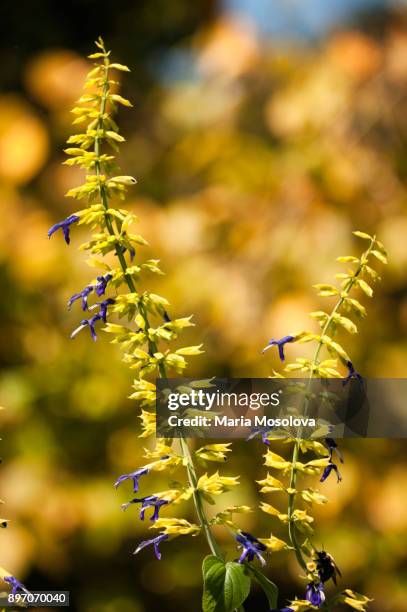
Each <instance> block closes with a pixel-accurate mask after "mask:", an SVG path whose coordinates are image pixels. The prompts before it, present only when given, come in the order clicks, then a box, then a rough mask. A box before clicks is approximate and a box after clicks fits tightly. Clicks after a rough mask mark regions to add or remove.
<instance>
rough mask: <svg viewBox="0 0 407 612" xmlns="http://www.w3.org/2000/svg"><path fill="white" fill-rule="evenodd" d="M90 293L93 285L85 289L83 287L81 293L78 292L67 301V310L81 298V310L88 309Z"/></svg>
mask: <svg viewBox="0 0 407 612" xmlns="http://www.w3.org/2000/svg"><path fill="white" fill-rule="evenodd" d="M92 291H93V285H88V286H87V287H85V289H82V291H80V292H79V293H75V294H74V295H73V296H72V297H71V298H69V300H68V308H71V306H72V304H73V303H74V302H75V301H76V300H79V299H80V298H81V299H82V310H87V309H88V295H89V293H92Z"/></svg>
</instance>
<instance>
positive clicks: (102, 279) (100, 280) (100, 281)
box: [94, 273, 113, 297]
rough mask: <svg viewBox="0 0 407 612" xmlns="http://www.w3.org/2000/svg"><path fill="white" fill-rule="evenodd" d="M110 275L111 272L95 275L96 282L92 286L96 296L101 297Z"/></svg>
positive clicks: (110, 277)
mask: <svg viewBox="0 0 407 612" xmlns="http://www.w3.org/2000/svg"><path fill="white" fill-rule="evenodd" d="M112 278H113V277H112V275H111V274H109V273H108V274H105V275H104V276H98V277H97V283H96V285H95V287H94V289H95V293H96V295H97V296H98V297H101V296H102V295H104V293H105V291H106V286H107V283H108V282H109V281H110V280H111V279H112Z"/></svg>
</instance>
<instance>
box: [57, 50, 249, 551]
mask: <svg viewBox="0 0 407 612" xmlns="http://www.w3.org/2000/svg"><path fill="white" fill-rule="evenodd" d="M96 45H97V47H98V51H97V52H96V53H93V54H92V55H90V56H89V58H90V59H91V60H95V64H94V67H93V68H92V69H91V71H90V72H89V74H88V77H87V80H86V83H85V93H84V94H83V95H82V96H81V97H80V99H79V100H78V103H77V106H76V107H75V108H74V109H73V110H72V112H73V114H74V115H75V120H74V122H73V123H74V124H78V125H79V124H80V125H85V128H84V129H83V130H82V132H81V133H79V134H75V135H73V136H71V137H70V138H69V140H68V145H69V147H68V148H67V149H65V153H66V154H67V155H68V156H69V159H68V160H67V161H66V162H65V164H67V165H70V166H73V165H75V166H79V167H80V168H82V169H84V170H85V171H86V177H85V181H84V183H83V184H81V185H79V186H77V187H74V188H72V189H70V190H69V191H68V193H67V196H68V197H72V198H74V199H75V200H79V201H81V202H86V206H85V207H84V208H82V209H81V210H78V211H76V212H75V214H72V215H70V216H68V217H67V218H66V219H65V220H63V221H60V222H58V223H56V224H55V225H53V226H52V227H51V228H50V230H49V232H48V236H49V237H51V236H53V234H54V233H55V232H57V231H58V230H61V231H62V233H63V236H64V238H65V241H66V243H67V244H69V243H70V240H71V230H72V227H73V224H76V225H78V226H79V225H86V226H89V227H90V229H91V231H92V234H91V236H90V239H88V240H87V241H86V242H85V243H84V244H82V245H81V247H80V249H81V250H84V251H87V252H88V253H89V255H90V258H89V260H88V263H89V264H90V266H92V267H96V268H98V269H100V271H101V272H100V274H99V276H97V277H96V279H95V280H93V281H91V282H90V283H89V284H88V285H87V286H86V287H84V288H83V289H81V290H79V291H78V292H77V293H75V294H74V295H72V297H71V298H70V299H69V301H68V308H69V309H70V308H72V307H74V306H75V305H76V304H78V305H80V307H81V309H82V311H84V312H88V313H89V316H88V317H87V318H84V319H82V320H81V321H80V324H79V325H78V326H77V327H76V329H74V331H73V332H72V334H71V338H75V337H76V336H77V335H78V334H79V333H80V332H81V331H82V330H84V329H85V328H88V329H89V332H90V334H91V337H92V339H93V340H94V341H96V340H97V337H98V328H99V327H102V329H103V331H105V332H107V333H108V334H110V335H111V337H112V342H113V343H114V344H118V345H119V346H120V347H121V349H122V350H123V355H124V357H123V360H124V361H125V363H127V364H128V365H129V367H130V368H131V370H132V371H133V372H134V373H135V378H134V382H133V389H134V391H133V393H132V394H131V395H130V397H131V398H132V399H135V400H137V402H138V403H139V405H140V406H141V415H140V418H141V426H142V433H141V437H149V436H151V435H152V434H154V433H155V415H154V412H153V410H154V408H155V401H156V388H155V384H154V382H153V381H152V379H153V378H154V377H157V376H158V377H162V378H166V377H167V375H169V374H170V375H171V374H174V373H175V374H181V373H182V372H183V371H184V369H185V368H186V365H187V361H186V358H187V357H189V356H194V355H199V354H200V353H201V352H202V350H201V345H199V346H187V347H181V348H177V349H171V347H170V345H171V343H172V342H173V341H175V340H177V339H178V337H179V335H180V334H181V333H182V331H183V330H184V329H185V328H188V327H191V326H192V325H193V323H192V321H191V317H182V318H171V317H170V316H169V314H168V308H169V303H168V301H167V300H166V299H165V298H164V297H162V296H160V295H156V294H154V293H151V292H149V291H146V290H143V289H142V281H143V278H144V275H145V274H162V272H161V270H160V268H159V261H158V260H156V259H147V260H143V259H142V258H141V257H138V255H139V251H140V250H141V249H142V247H143V246H145V245H146V244H147V242H146V240H145V239H144V238H143V237H142V236H141V235H139V234H136V233H133V231H132V229H131V228H132V225H133V224H134V223H135V222H136V221H137V218H136V217H135V215H134V214H133V213H132V212H129V211H127V210H123V209H122V208H119V207H117V206H114V201H115V200H118V199H124V198H125V195H126V192H127V190H128V188H130V187H132V186H133V185H135V184H136V182H137V181H136V179H135V178H134V177H132V176H123V175H118V174H117V166H116V163H115V156H114V152H115V151H117V150H118V145H119V144H120V143H122V142H124V138H123V136H122V135H121V134H120V132H119V128H118V126H117V124H116V122H115V120H114V118H113V117H114V114H115V113H116V111H117V109H118V106H120V105H121V106H125V107H131V106H132V105H131V103H130V102H129V101H128V100H126V99H125V98H123V97H122V96H121V95H119V94H118V93H117V86H118V85H119V83H118V82H117V80H116V78H117V77H115V76H114V75H115V74H117V73H118V72H119V73H120V72H127V71H128V70H129V69H128V68H127V66H124V65H122V64H118V63H114V62H113V63H112V62H111V61H110V51H106V49H105V46H104V43H103V40H102V39H99V40H98V41H97V42H96ZM136 256H137V259H136ZM93 297H94V298H96V299H95V301H94V302H93V303H91V301H92V298H93ZM101 297H103V299H102V300H98V299H97V298H101ZM121 319H125V320H126V323H125V324H121V323H120V320H121ZM230 450H231V449H230V444H212V445H206V446H203V447H202V448H199V449H197V450H195V451H194V452H192V451H191V450H190V448H189V447H188V445H187V443H186V441H185V440H182V439H181V440H180V444H179V448H178V447H177V445H176V444H175V443H174V442H172V441H166V442H157V443H156V445H155V448H153V449H146V450H145V458H146V460H147V461H148V463H146V464H145V465H144V466H142V467H139V468H137V469H135V470H134V471H133V472H131V473H129V474H123V475H121V476H120V477H119V478H118V479H117V481H116V483H115V487H116V488H117V487H119V486H120V485H122V483H125V482H126V481H131V482H132V484H133V492H134V493H138V491H139V488H140V479H141V478H143V481H142V482H143V483H144V477H145V476H147V475H151V473H153V472H156V471H170V472H173V471H174V470H177V469H179V470H183V472H184V476H185V478H184V479H183V480H184V484H182V483H177V488H171V489H169V490H166V491H161V492H148V493H146V494H143V496H137V497H134V498H133V499H130V500H129V501H128V502H127V503H124V504H123V505H122V509H123V510H126V509H127V508H129V507H130V506H133V505H134V506H138V507H139V517H140V519H141V520H144V519H145V517H146V514H147V512H148V514H149V516H150V522H151V523H152V524H151V528H154V529H158V530H160V533H159V535H158V536H157V537H153V538H151V539H148V540H145V541H143V542H141V544H139V546H138V547H137V548H136V550H135V553H138V552H139V551H141V550H142V549H144V548H145V547H146V546H150V545H151V546H152V547H153V549H154V552H155V555H156V557H157V558H158V559H159V558H160V557H161V554H160V552H159V548H158V546H159V544H160V543H161V542H163V541H166V540H169V539H171V538H173V537H175V536H179V535H187V534H191V535H196V534H197V533H199V532H201V531H202V532H203V533H204V534H205V536H206V538H207V540H208V544H209V547H210V549H211V551H212V552H213V553H214V554H216V555H218V557H219V558H221V557H222V554H221V552H220V550H219V547H218V545H217V543H216V541H215V539H214V537H213V534H212V530H211V524H227V526H228V527H229V528H230V527H231V525H232V524H233V521H232V520H231V513H229V512H227V511H225V512H224V513H222V512H220V513H218V515H217V516H215V517H214V519H213V522H212V523H210V522H209V520H208V519H207V518H206V513H205V509H204V503H205V502H208V503H212V498H213V496H217V495H220V494H221V493H223V492H225V491H228V490H229V489H230V488H232V487H234V486H235V485H236V484H238V479H237V477H230V476H222V475H220V474H219V472H218V471H216V472H214V473H212V474H208V473H204V474H201V475H199V473H198V470H197V462H199V463H201V464H203V465H206V462H210V463H212V462H219V463H224V462H225V460H226V458H227V454H228V453H229V452H230ZM146 481H147V479H146ZM189 499H193V501H194V504H195V508H196V514H197V519H198V524H197V525H195V524H192V523H189V522H188V521H187V520H186V519H181V518H162V517H161V512H163V511H166V510H167V508H170V507H172V506H173V505H175V504H178V503H180V502H182V501H187V500H189ZM235 511H236V512H239V509H237V510H235ZM235 533H238V528H237V526H236V527H235ZM239 537H240V536H239ZM249 558H251V555H249Z"/></svg>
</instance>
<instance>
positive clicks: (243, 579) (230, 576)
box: [202, 555, 250, 612]
mask: <svg viewBox="0 0 407 612" xmlns="http://www.w3.org/2000/svg"><path fill="white" fill-rule="evenodd" d="M202 573H203V580H204V592H203V597H202V610H203V612H233V611H234V610H236V608H239V606H241V605H242V603H243V602H244V601H245V600H246V598H247V596H248V595H249V592H250V578H249V576H248V575H247V574H246V573H245V566H244V565H243V564H241V563H235V562H234V561H229V562H228V563H225V562H224V561H221V560H220V559H218V558H217V557H215V556H214V555H209V556H208V557H205V559H204V561H203V564H202Z"/></svg>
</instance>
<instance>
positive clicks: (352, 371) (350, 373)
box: [342, 361, 363, 386]
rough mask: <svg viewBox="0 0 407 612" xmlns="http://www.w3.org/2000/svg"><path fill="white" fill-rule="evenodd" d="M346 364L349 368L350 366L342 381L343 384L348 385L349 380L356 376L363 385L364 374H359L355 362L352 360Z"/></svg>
mask: <svg viewBox="0 0 407 612" xmlns="http://www.w3.org/2000/svg"><path fill="white" fill-rule="evenodd" d="M346 365H347V368H348V375H347V377H346V378H344V379H343V381H342V384H343V386H345V385H347V384H348V382H349V381H350V380H352V378H356V379H357V380H358V381H359V383H360V385H361V386H363V378H362V375H361V374H359V372H356V370H355V368H354V366H353V363H352V362H351V361H347V362H346Z"/></svg>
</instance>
